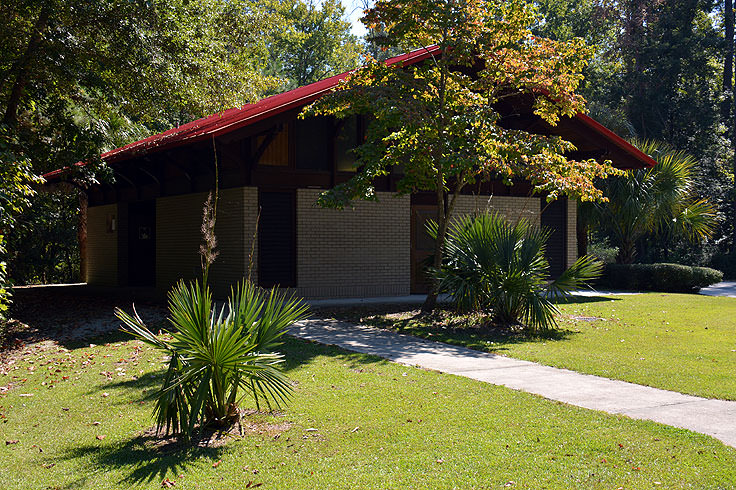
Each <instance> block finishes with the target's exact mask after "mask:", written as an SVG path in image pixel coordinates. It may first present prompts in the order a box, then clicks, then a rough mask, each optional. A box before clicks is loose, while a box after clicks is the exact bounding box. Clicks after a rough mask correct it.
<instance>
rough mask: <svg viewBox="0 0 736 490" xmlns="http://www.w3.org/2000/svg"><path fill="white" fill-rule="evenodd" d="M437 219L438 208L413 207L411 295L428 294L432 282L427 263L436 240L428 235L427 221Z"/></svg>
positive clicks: (428, 206) (417, 205)
mask: <svg viewBox="0 0 736 490" xmlns="http://www.w3.org/2000/svg"><path fill="white" fill-rule="evenodd" d="M436 219H437V206H433V205H419V204H414V205H412V206H411V293H412V294H427V293H429V290H430V289H431V287H432V281H431V280H430V278H429V277H428V276H427V273H426V272H425V270H426V261H427V259H428V258H429V257H430V256H431V255H432V254H433V253H434V240H432V237H430V236H429V233H427V221H429V220H436Z"/></svg>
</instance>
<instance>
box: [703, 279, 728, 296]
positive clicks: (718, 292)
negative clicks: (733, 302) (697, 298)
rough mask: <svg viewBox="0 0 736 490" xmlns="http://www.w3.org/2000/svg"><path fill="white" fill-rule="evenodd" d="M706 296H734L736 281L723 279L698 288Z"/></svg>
mask: <svg viewBox="0 0 736 490" xmlns="http://www.w3.org/2000/svg"><path fill="white" fill-rule="evenodd" d="M700 294H705V295H706V296H729V297H731V298H736V281H723V282H719V283H718V284H714V285H712V286H710V287H707V288H703V289H701V290H700Z"/></svg>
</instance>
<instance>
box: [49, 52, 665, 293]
mask: <svg viewBox="0 0 736 490" xmlns="http://www.w3.org/2000/svg"><path fill="white" fill-rule="evenodd" d="M431 53H432V49H430V50H426V49H425V50H417V51H414V52H411V53H407V54H404V55H401V56H398V57H396V58H392V59H391V60H389V61H388V62H389V63H399V62H401V63H404V64H413V63H418V62H421V61H423V60H425V59H426V58H428V57H429V55H430V54H431ZM346 76H347V73H345V74H341V75H337V76H334V77H331V78H328V79H325V80H322V81H320V82H317V83H314V84H311V85H307V86H304V87H300V88H297V89H295V90H291V91H289V92H285V93H282V94H279V95H275V96H272V97H268V98H266V99H263V100H261V101H259V102H257V103H255V104H250V105H246V106H244V107H242V108H238V109H230V110H228V111H225V112H223V113H221V114H216V115H213V116H210V117H207V118H203V119H200V120H197V121H194V122H191V123H188V124H185V125H182V126H180V127H177V128H174V129H171V130H169V131H166V132H164V133H161V134H157V135H154V136H151V137H149V138H146V139H144V140H141V141H138V142H135V143H132V144H130V145H127V146H124V147H122V148H118V149H115V150H112V151H110V152H108V153H105V154H104V155H102V158H103V159H104V160H105V161H106V162H107V163H108V165H109V166H110V167H111V168H112V169H113V171H114V174H115V183H114V184H104V183H103V184H99V185H95V186H93V187H91V188H90V189H88V191H87V194H88V202H89V207H88V211H87V213H88V214H87V245H86V253H87V256H86V262H87V273H86V275H87V277H86V281H87V283H88V284H90V285H100V286H133V287H155V288H157V289H159V290H162V291H165V290H168V289H169V288H170V287H171V286H172V285H173V284H174V283H175V282H176V281H177V280H178V279H180V278H184V279H188V278H194V277H198V276H199V273H200V260H199V255H198V250H199V244H200V243H201V234H200V224H201V217H202V208H203V203H204V201H205V200H206V198H207V195H208V192H209V191H210V190H211V189H213V188H214V183H215V165H214V159H215V154H216V155H217V167H218V171H219V180H220V202H219V206H218V210H217V228H216V235H217V238H218V242H219V252H220V255H219V257H218V259H217V260H216V262H215V264H214V265H213V267H212V270H211V274H210V277H211V280H212V284H213V287H214V289H215V294H216V295H223V294H224V293H225V292H226V291H227V290H228V288H229V286H230V285H231V284H234V283H235V282H237V281H239V280H240V279H241V278H242V277H243V276H245V275H247V274H248V272H249V271H250V273H251V277H252V279H253V280H254V281H257V282H258V283H259V284H261V285H263V286H273V285H279V286H281V287H288V288H293V289H294V290H295V291H296V293H297V294H298V295H301V296H304V297H307V298H326V297H331V298H336V297H368V296H386V295H406V294H409V293H420V292H425V291H426V287H427V283H426V280H424V279H423V277H422V271H421V266H420V264H421V261H422V260H424V259H425V258H426V257H427V255H428V254H429V253H431V251H432V242H431V240H430V239H429V237H428V236H427V235H426V234H425V231H424V223H425V221H426V220H427V219H430V218H433V217H434V216H435V209H436V207H435V203H436V200H435V198H434V196H433V195H432V194H431V193H428V194H416V195H411V196H397V195H396V193H395V190H396V182H397V181H398V179H399V177H400V176H398V175H391V176H388V177H385V178H382V179H381V180H380V181H378V182H376V189H377V191H378V198H379V200H378V202H356V203H355V207H354V208H353V209H346V210H342V211H338V210H331V209H323V208H319V207H317V206H316V205H315V201H316V199H317V197H318V195H319V194H320V192H321V191H323V190H324V189H329V188H331V187H332V186H334V185H336V184H338V183H340V182H344V181H346V180H347V179H349V178H350V177H351V175H353V172H354V171H355V170H354V163H355V162H354V159H353V158H352V157H351V154H350V153H349V151H348V150H349V149H350V148H352V147H355V146H356V145H357V143H358V141H359V139H360V137H361V130H362V128H361V126H362V122H361V120H360V119H358V118H354V119H348V120H345V121H336V120H334V119H331V118H327V117H319V118H310V119H308V120H300V119H297V115H298V114H299V112H300V111H301V109H302V108H303V107H304V106H306V105H307V104H309V103H311V102H313V101H314V100H316V99H317V98H318V97H320V96H322V95H324V94H326V93H328V92H330V91H331V90H332V89H333V88H334V87H335V86H336V85H337V84H338V83H339V81H340V80H342V79H344V78H345V77H346ZM529 102H530V101H529V100H526V101H525V100H521V99H519V100H516V101H507V102H505V103H504V104H505V106H503V107H499V111H500V112H501V113H502V114H504V115H505V117H504V121H503V123H504V124H506V125H508V127H517V128H523V129H525V130H527V131H534V132H537V133H540V134H558V135H560V136H562V137H563V138H565V139H567V140H569V141H571V142H573V143H574V144H575V145H576V147H577V152H576V155H574V157H575V158H579V159H583V158H602V159H609V160H611V161H612V162H613V163H614V165H616V166H617V167H619V168H638V167H643V166H651V165H653V164H654V161H653V160H651V158H649V157H648V156H647V155H645V154H643V153H642V152H640V151H639V150H637V149H636V148H634V147H633V146H631V145H630V144H628V143H627V142H626V141H624V140H622V139H621V138H619V137H618V136H616V135H615V134H613V133H612V132H611V131H609V130H608V129H606V128H604V127H603V126H601V125H600V124H599V123H597V122H596V121H594V120H593V119H591V118H590V117H588V116H585V115H582V114H580V115H578V116H576V117H574V118H566V119H563V120H562V121H561V122H560V123H559V124H558V125H557V126H555V127H554V128H553V127H550V126H549V125H547V124H546V123H545V122H544V121H542V120H541V119H540V118H538V117H537V116H534V115H533V114H532V112H531V109H530V106H531V104H530V103H529ZM63 175H64V170H59V171H56V172H52V173H50V174H48V175H46V178H47V180H48V181H50V182H55V181H59V180H61V179H63ZM530 192H531V186H530V185H529V184H528V183H525V182H518V183H516V184H515V185H513V186H506V185H504V184H503V183H501V182H489V183H484V184H482V185H479V186H476V187H475V188H473V189H468V192H467V194H463V195H461V196H460V197H459V199H458V203H457V205H456V210H455V215H456V216H457V215H460V214H463V213H471V212H474V211H481V210H484V209H494V210H496V211H498V212H500V213H502V214H503V215H505V216H506V217H507V218H509V219H511V220H516V219H519V218H520V217H525V218H527V219H529V220H531V221H532V222H534V223H538V224H540V225H542V226H545V227H549V228H551V229H552V230H554V231H553V234H552V236H551V238H550V241H549V243H548V251H547V253H548V258H549V260H550V264H551V268H552V271H553V273H559V272H561V271H562V270H564V268H565V267H566V266H568V265H570V264H571V263H572V262H574V260H575V259H576V256H577V242H576V209H577V207H576V203H575V202H572V201H567V200H558V201H555V202H553V203H551V204H547V203H546V201H545V199H542V198H540V197H534V196H531V195H530Z"/></svg>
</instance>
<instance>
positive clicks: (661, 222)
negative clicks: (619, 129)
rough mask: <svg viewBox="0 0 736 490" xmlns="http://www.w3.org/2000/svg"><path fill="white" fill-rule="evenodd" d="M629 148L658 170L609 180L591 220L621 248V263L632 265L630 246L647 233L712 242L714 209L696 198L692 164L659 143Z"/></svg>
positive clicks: (684, 155) (632, 172)
mask: <svg viewBox="0 0 736 490" xmlns="http://www.w3.org/2000/svg"><path fill="white" fill-rule="evenodd" d="M633 143H634V144H635V145H636V146H638V147H639V148H640V149H641V150H642V151H643V152H645V153H648V154H649V155H651V156H652V158H654V159H655V160H657V165H655V166H654V167H652V168H650V169H640V170H629V171H627V172H626V173H625V174H624V175H623V176H620V177H615V178H611V179H608V180H607V181H606V182H605V186H604V189H605V196H606V197H607V198H608V202H606V203H599V204H597V205H596V206H595V218H596V219H597V220H598V222H599V223H600V224H601V225H602V226H603V227H605V228H607V229H610V230H611V232H612V233H613V236H614V237H615V238H616V239H617V241H618V242H619V243H618V244H619V246H620V252H619V257H618V260H619V262H622V263H631V262H632V261H633V260H634V257H635V254H636V250H635V247H634V244H635V242H636V240H638V239H639V238H641V237H642V236H644V235H645V234H647V233H652V234H666V233H678V234H681V235H683V236H685V237H687V238H688V239H690V240H692V241H697V240H700V239H702V238H705V237H709V236H711V234H712V233H713V230H714V227H715V224H716V215H715V209H714V208H713V206H712V205H711V204H710V203H709V202H708V201H707V200H704V199H697V198H695V197H694V175H693V173H694V168H695V164H696V160H695V159H694V158H693V157H692V156H691V155H689V154H687V153H685V152H683V151H677V150H674V149H673V148H671V147H670V146H668V145H666V144H663V143H659V142H655V141H634V142H633Z"/></svg>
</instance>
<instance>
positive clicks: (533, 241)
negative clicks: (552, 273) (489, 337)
mask: <svg viewBox="0 0 736 490" xmlns="http://www.w3.org/2000/svg"><path fill="white" fill-rule="evenodd" d="M428 231H429V234H430V236H432V237H433V238H435V239H436V237H437V224H436V223H434V222H430V223H429V226H428ZM548 238H549V232H547V231H544V230H540V229H539V228H538V227H536V226H533V225H532V224H530V223H529V221H527V220H523V219H522V220H519V222H517V223H515V224H512V223H509V222H508V221H506V220H505V219H504V218H502V217H501V216H500V215H498V214H480V215H479V216H476V217H471V216H466V217H463V218H460V219H458V220H456V221H454V222H453V223H452V224H451V225H450V228H449V230H448V232H447V241H446V242H445V254H444V257H443V265H442V267H441V268H440V269H439V270H433V271H431V272H432V274H434V276H435V278H436V280H437V282H438V291H439V292H440V293H447V294H449V295H450V297H451V298H452V301H453V302H454V304H455V306H456V308H458V309H460V310H466V311H467V310H473V311H483V312H490V313H491V315H492V316H493V319H494V321H495V322H497V323H500V324H504V325H513V324H519V323H522V324H523V325H525V326H526V327H529V328H531V329H532V330H548V329H552V328H555V327H556V322H555V314H556V313H557V312H558V311H557V307H556V306H555V305H554V303H553V300H554V299H555V298H559V297H564V296H565V295H567V294H569V292H570V291H571V290H573V289H577V288H579V287H580V286H581V285H583V284H585V283H586V282H587V281H588V280H590V279H592V278H595V277H598V275H599V274H600V270H601V267H602V264H601V263H600V262H599V261H597V260H594V259H593V258H592V257H588V256H585V257H581V258H579V259H578V260H577V262H575V263H574V264H573V265H572V267H570V268H569V269H567V270H566V271H565V272H563V273H562V275H560V277H558V278H557V279H555V280H554V281H550V280H549V279H550V277H549V263H548V262H547V259H546V258H545V256H544V250H545V244H546V243H547V239H548Z"/></svg>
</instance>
